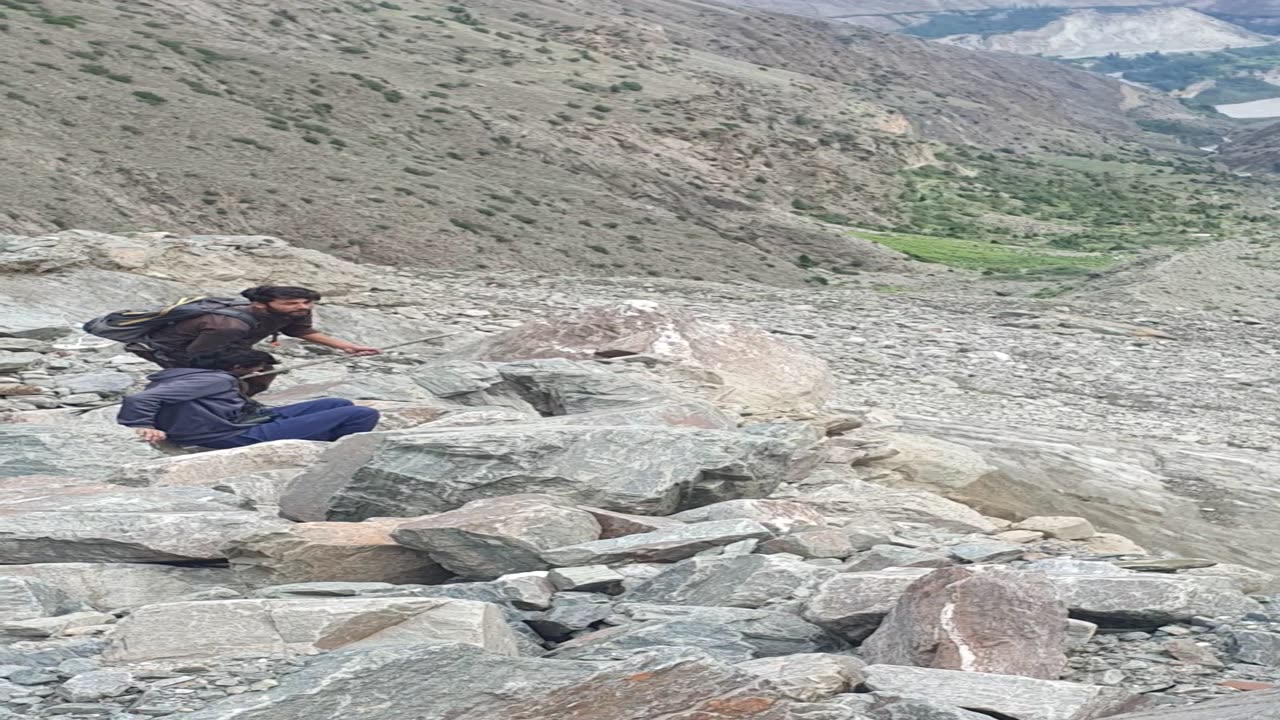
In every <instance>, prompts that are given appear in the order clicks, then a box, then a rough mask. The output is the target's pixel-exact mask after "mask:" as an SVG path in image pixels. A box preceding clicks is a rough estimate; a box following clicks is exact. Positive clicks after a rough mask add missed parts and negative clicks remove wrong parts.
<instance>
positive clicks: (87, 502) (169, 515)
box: [0, 477, 289, 564]
mask: <svg viewBox="0 0 1280 720" xmlns="http://www.w3.org/2000/svg"><path fill="white" fill-rule="evenodd" d="M241 502H242V501H241V500H240V499H239V498H237V497H235V496H232V495H228V494H226V493H220V492H216V491H213V490H205V489H203V488H122V487H119V486H115V485H98V484H94V483H92V482H84V481H76V480H68V479H65V478H41V477H36V478H11V479H10V480H9V481H8V482H7V484H6V485H5V486H4V487H3V488H0V562H4V563H12V564H28V563H46V562H124V563H130V562H181V561H189V560H218V559H222V558H224V557H225V555H224V553H223V552H222V548H223V547H224V546H225V545H226V544H227V543H229V542H231V541H233V540H237V539H239V538H242V537H246V536H248V535H253V534H255V533H260V532H264V531H267V530H274V529H277V528H282V527H287V526H288V525H289V523H288V522H286V521H284V520H281V519H280V518H276V517H271V516H268V515H264V514H262V513H258V512H253V511H246V510H243V509H241V507H240V503H241Z"/></svg>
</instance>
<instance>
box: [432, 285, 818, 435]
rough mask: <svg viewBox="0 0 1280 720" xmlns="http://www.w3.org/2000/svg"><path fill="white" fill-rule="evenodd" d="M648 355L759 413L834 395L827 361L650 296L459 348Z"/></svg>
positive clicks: (478, 353) (492, 356)
mask: <svg viewBox="0 0 1280 720" xmlns="http://www.w3.org/2000/svg"><path fill="white" fill-rule="evenodd" d="M628 355H647V356H651V357H654V358H657V359H658V360H659V361H661V362H662V363H663V366H664V367H663V369H664V370H665V371H666V372H667V373H668V374H669V375H670V376H671V377H672V378H673V379H675V380H677V381H683V382H686V383H689V384H697V385H704V384H707V383H710V384H711V385H712V388H713V389H712V391H711V393H712V394H713V396H714V397H715V398H716V399H717V400H719V401H721V402H725V403H731V404H734V405H738V406H740V407H741V408H743V409H745V410H748V411H750V412H753V413H767V412H783V411H791V410H814V409H816V408H820V407H822V406H823V405H824V404H825V403H826V401H827V399H828V398H829V397H830V395H831V391H832V386H833V379H832V375H831V371H830V369H829V368H828V367H827V364H826V362H824V361H822V360H820V359H818V358H816V357H814V356H812V355H810V354H808V353H806V352H804V351H803V350H799V349H797V348H795V347H792V346H791V345H788V344H786V343H784V342H782V341H780V340H778V339H777V338H775V337H773V336H772V335H769V334H768V333H766V332H763V331H761V330H758V329H756V328H751V327H747V326H742V325H734V324H730V323H710V322H705V321H702V320H699V319H698V318H696V317H694V316H693V315H692V314H691V313H689V312H687V311H685V310H682V309H679V308H675V307H670V306H664V305H660V304H658V303H654V302H649V301H645V300H632V301H628V302H623V303H618V304H615V305H609V306H602V307H596V308H590V309H587V310H584V311H581V312H578V313H571V314H568V315H566V314H563V313H558V314H557V315H556V316H555V317H554V318H548V319H546V320H538V321H534V322H531V323H528V324H526V325H524V326H521V327H518V328H515V329H513V330H510V331H508V332H506V333H502V334H499V335H497V336H494V337H492V338H486V339H484V340H481V341H479V342H478V343H477V344H475V345H472V346H470V347H466V348H463V349H461V350H458V351H456V352H455V356H458V357H467V358H471V359H477V360H499V361H509V360H526V359H532V358H569V359H582V360H585V359H592V358H601V357H605V358H608V357H622V356H628Z"/></svg>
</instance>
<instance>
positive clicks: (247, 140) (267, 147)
mask: <svg viewBox="0 0 1280 720" xmlns="http://www.w3.org/2000/svg"><path fill="white" fill-rule="evenodd" d="M231 142H234V143H240V144H241V145H248V146H249V147H252V148H257V149H258V150H266V151H267V152H270V151H271V149H272V148H271V146H270V145H264V144H262V143H260V142H258V141H257V140H255V139H253V138H248V137H233V138H231Z"/></svg>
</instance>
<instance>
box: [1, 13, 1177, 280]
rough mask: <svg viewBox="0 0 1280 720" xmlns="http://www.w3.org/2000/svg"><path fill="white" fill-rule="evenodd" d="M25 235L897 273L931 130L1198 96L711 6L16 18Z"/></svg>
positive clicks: (9, 215) (1019, 133)
mask: <svg viewBox="0 0 1280 720" xmlns="http://www.w3.org/2000/svg"><path fill="white" fill-rule="evenodd" d="M0 13H3V16H2V17H0V47H3V53H0V126H2V127H3V128H4V132H3V133H0V162H3V164H4V166H5V168H6V171H5V172H4V173H2V174H0V198H3V200H4V202H3V204H2V205H0V232H23V233H34V232H44V231H48V230H51V229H54V228H60V227H94V228H100V229H104V230H139V229H166V230H177V231H187V232H211V233H212V232H239V233H244V232H258V233H267V234H273V235H279V236H282V237H285V238H288V239H290V240H293V241H295V242H298V243H300V244H302V245H305V246H309V247H315V248H319V249H324V250H329V251H334V252H338V253H339V254H342V255H344V256H346V257H350V258H355V259H366V260H373V261H379V262H389V263H398V264H403V265H406V266H426V267H443V268H459V269H482V270H483V269H486V268H501V267H525V268H530V269H535V270H541V271H561V270H573V271H574V272H588V273H598V274H610V275H645V274H648V275H664V276H677V277H705V278H707V279H717V280H754V281H763V282H771V283H782V284H794V283H799V282H803V281H805V280H806V279H807V278H808V276H809V275H810V274H811V273H810V272H809V271H807V270H806V269H805V267H802V266H804V265H807V264H809V263H807V262H797V258H800V257H801V256H807V257H808V258H811V259H812V260H814V261H815V262H818V263H821V264H822V265H823V266H824V267H833V268H842V267H843V268H854V267H875V268H892V267H897V266H898V264H899V262H900V261H899V260H898V259H897V256H895V255H893V254H892V253H889V252H887V251H885V250H883V249H880V248H878V247H877V246H873V245H870V244H868V243H864V242H862V241H860V240H856V239H852V238H849V237H848V236H847V235H845V234H843V233H841V232H838V231H837V230H835V229H833V228H831V227H830V226H827V225H823V224H821V223H819V222H817V221H815V220H813V219H812V218H809V217H802V216H801V215H800V214H798V213H796V212H794V209H795V208H801V209H803V208H806V207H812V206H815V205H821V206H822V207H824V208H826V209H827V210H829V211H830V212H832V213H837V214H840V215H842V216H846V217H847V218H849V219H850V221H851V222H859V223H886V224H887V223H892V222H893V221H894V220H895V219H896V212H897V208H896V198H897V196H898V195H899V193H900V192H901V188H902V185H901V180H900V179H899V176H898V172H899V171H900V170H902V169H903V168H906V167H912V166H915V165H919V164H921V163H928V162H931V161H932V152H933V149H934V147H936V145H934V144H933V143H932V142H931V141H947V142H956V143H969V144H973V145H977V146H979V147H992V148H995V147H1008V148H1015V149H1021V150H1024V151H1040V150H1041V149H1042V148H1044V149H1048V150H1051V151H1052V150H1067V149H1098V148H1102V147H1105V146H1108V144H1111V145H1116V144H1122V143H1128V142H1130V141H1134V140H1141V139H1143V137H1142V135H1141V133H1140V132H1139V131H1138V130H1137V128H1136V126H1135V125H1134V123H1133V120H1132V119H1130V117H1129V115H1127V114H1126V113H1127V112H1130V111H1133V112H1137V113H1140V114H1145V115H1148V116H1154V117H1167V118H1180V117H1185V116H1184V115H1183V114H1182V110H1181V109H1180V107H1179V106H1177V105H1176V104H1173V103H1171V102H1169V101H1166V100H1163V99H1157V98H1153V97H1151V96H1144V95H1141V94H1139V93H1137V92H1135V91H1133V90H1132V89H1128V88H1124V87H1123V86H1121V85H1119V84H1117V83H1114V82H1112V81H1110V80H1107V79H1102V78H1097V77H1094V76H1091V75H1088V74H1086V73H1082V72H1076V71H1074V70H1071V69H1068V68H1064V67H1060V66H1057V65H1054V64H1051V63H1048V62H1044V61H1040V60H1038V59H1034V58H1019V59H1014V58H1008V57H994V56H985V55H981V54H975V53H970V52H967V51H962V50H957V49H953V48H947V47H942V46H937V45H932V44H928V43H924V42H921V41H918V40H914V39H911V38H904V37H898V36H891V35H882V34H877V33H874V32H870V31H866V30H863V29H861V28H852V27H848V26H841V25H826V24H822V23H820V22H817V21H811V20H805V19H800V18H793V17H785V16H775V15H767V14H762V13H758V12H754V11H742V10H734V9H729V8H725V7H722V6H718V5H713V4H709V3H703V2H693V1H691V0H642V1H638V2H615V1H612V0H569V1H563V0H561V1H555V0H486V1H479V0H477V1H474V2H468V3H466V4H465V5H457V4H447V3H441V2H424V1H422V0H399V1H398V2H391V1H389V0H384V1H382V2H373V1H366V0H311V1H308V2H303V1H301V0H274V1H271V2H267V1H266V0H151V1H150V2H145V3H143V2H138V3H116V2H108V1H107V0H80V1H73V0H0Z"/></svg>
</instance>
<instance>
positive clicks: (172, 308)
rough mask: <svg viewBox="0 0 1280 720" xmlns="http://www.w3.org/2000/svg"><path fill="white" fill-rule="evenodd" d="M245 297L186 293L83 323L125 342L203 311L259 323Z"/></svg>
mask: <svg viewBox="0 0 1280 720" xmlns="http://www.w3.org/2000/svg"><path fill="white" fill-rule="evenodd" d="M248 307H249V302H248V301H246V300H240V299H233V298H219V297H185V298H181V299H179V300H178V301H177V302H175V303H173V304H171V305H164V306H159V307H150V308H145V309H142V310H117V311H116V312H113V313H108V314H106V315H103V316H102V317H97V318H94V319H92V320H90V321H89V322H87V323H85V324H84V331H85V332H87V333H89V334H90V335H96V336H98V337H100V338H106V339H108V340H115V341H116V342H122V343H136V342H146V340H147V339H148V338H149V337H150V336H151V335H153V334H154V333H155V332H156V331H158V330H163V329H164V328H167V327H169V326H171V325H173V324H175V323H180V322H182V321H183V320H190V319H191V318H194V317H199V316H201V315H229V316H231V317H234V318H237V319H239V320H243V321H245V322H247V323H249V324H250V325H256V324H257V322H258V320H257V318H256V317H255V316H254V315H253V313H252V312H250V311H249V309H248Z"/></svg>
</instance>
